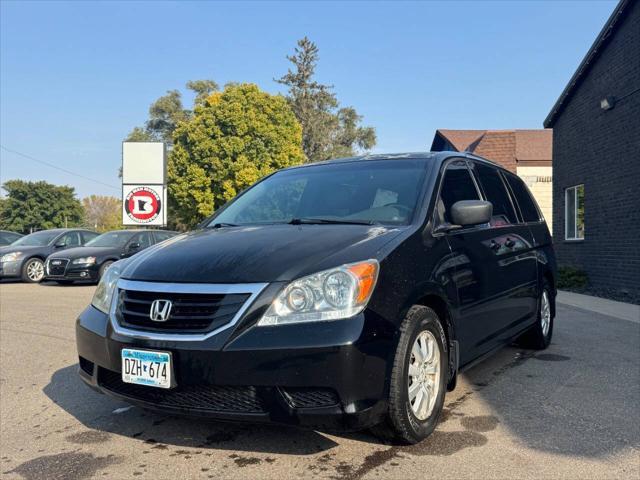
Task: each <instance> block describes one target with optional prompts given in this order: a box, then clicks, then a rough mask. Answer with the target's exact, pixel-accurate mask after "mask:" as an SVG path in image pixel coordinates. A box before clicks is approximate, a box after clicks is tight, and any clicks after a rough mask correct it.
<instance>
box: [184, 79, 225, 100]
mask: <svg viewBox="0 0 640 480" xmlns="http://www.w3.org/2000/svg"><path fill="white" fill-rule="evenodd" d="M187 88H188V89H189V90H191V91H193V92H195V94H196V98H195V99H194V100H193V103H194V104H195V105H202V104H203V103H204V101H205V100H206V99H207V97H208V96H209V95H211V94H212V93H213V92H217V91H218V84H217V83H216V82H214V81H213V80H191V81H189V82H187Z"/></svg>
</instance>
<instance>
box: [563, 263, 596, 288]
mask: <svg viewBox="0 0 640 480" xmlns="http://www.w3.org/2000/svg"><path fill="white" fill-rule="evenodd" d="M588 283H589V278H588V277H587V274H586V272H585V271H584V270H580V269H578V268H575V267H560V268H558V284H557V287H558V288H569V289H571V288H585V287H586V286H587V284H588Z"/></svg>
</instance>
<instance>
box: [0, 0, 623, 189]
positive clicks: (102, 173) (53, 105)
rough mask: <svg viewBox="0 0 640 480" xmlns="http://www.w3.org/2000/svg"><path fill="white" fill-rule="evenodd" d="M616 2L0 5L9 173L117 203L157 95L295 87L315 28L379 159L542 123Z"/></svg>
mask: <svg viewBox="0 0 640 480" xmlns="http://www.w3.org/2000/svg"><path fill="white" fill-rule="evenodd" d="M615 5H616V2H615V1H605V0H602V1H582V2H581V1H516V0H513V1H487V2H484V1H460V2H316V3H310V2H306V3H294V2H246V3H241V2H233V3H226V2H198V1H194V2H160V1H156V2H154V1H144V2H120V1H117V2H116V1H112V2H109V1H104V2H55V1H46V2H45V1H42V2H29V1H7V0H0V143H1V144H2V147H4V148H3V149H1V150H0V182H5V181H7V180H9V179H16V178H18V179H23V180H46V181H48V182H51V183H55V184H64V185H70V186H73V187H75V189H76V192H77V194H78V196H79V197H85V196H88V195H91V194H97V195H113V196H116V197H119V196H120V193H121V192H120V190H121V189H120V180H119V179H118V175H117V174H118V168H119V166H120V163H121V149H122V147H121V142H122V140H123V138H124V137H125V136H126V135H127V133H128V132H129V131H130V130H131V129H132V128H133V127H134V126H137V125H143V124H144V121H145V120H146V118H147V112H148V108H149V105H150V104H151V103H152V102H153V101H154V100H155V99H156V98H158V97H159V96H161V95H163V94H164V93H165V92H166V91H167V90H170V89H181V90H184V84H185V83H186V82H187V81H189V80H196V79H204V78H210V79H213V80H215V81H216V82H218V83H219V84H221V85H223V84H225V83H227V82H230V81H235V82H252V83H256V84H258V85H259V86H260V88H262V89H264V90H266V91H268V92H270V93H284V90H283V87H282V86H281V85H278V84H277V83H276V82H274V81H273V79H274V78H276V77H280V76H282V75H283V74H284V73H286V71H287V68H288V67H289V62H288V61H287V60H286V58H285V56H286V55H287V54H291V53H292V52H293V48H294V47H295V44H296V41H297V40H298V39H300V38H302V37H304V36H305V35H306V36H308V37H309V38H310V39H311V40H312V41H314V42H315V43H316V44H317V45H318V47H319V50H320V61H319V65H318V69H317V78H318V80H319V81H321V82H323V83H328V84H332V85H333V86H334V91H335V93H336V94H337V96H338V100H339V101H340V102H341V104H342V105H350V106H353V107H355V108H356V110H357V111H358V112H359V113H360V114H361V115H363V117H364V121H363V124H365V125H370V126H373V127H375V129H376V132H377V136H378V142H377V145H376V146H375V148H374V149H373V152H374V153H387V152H408V151H426V150H429V148H430V146H431V141H432V140H433V135H434V133H435V130H436V129H438V128H452V129H512V128H542V122H543V120H544V118H545V117H546V115H547V114H548V112H549V110H550V109H551V107H552V106H553V104H554V102H555V101H556V99H557V98H558V96H559V95H560V93H561V91H562V90H563V88H564V87H565V85H566V84H567V82H568V81H569V78H570V77H571V75H572V74H573V73H574V71H575V69H576V67H577V66H578V64H579V63H580V61H581V60H582V58H583V57H584V55H585V54H586V52H587V50H588V49H589V47H590V46H591V44H592V43H593V41H594V40H595V37H596V36H597V34H598V32H599V31H600V29H601V28H602V26H603V25H604V23H605V21H606V19H607V18H608V17H609V15H610V14H611V12H612V11H613V9H614V8H615ZM191 100H192V97H191V96H190V95H188V94H185V104H186V105H190V104H191ZM8 150H10V151H8ZM14 152H19V153H20V154H22V155H26V156H27V157H30V158H26V157H24V156H21V155H19V154H18V153H14ZM33 159H37V160H40V161H43V162H47V163H51V164H54V165H56V166H58V167H60V168H62V169H64V170H66V171H67V172H63V171H60V170H56V169H54V168H51V167H49V166H47V165H44V164H42V163H38V162H36V161H35V160H33ZM68 172H71V173H68ZM72 173H74V174H77V175H73V174H72Z"/></svg>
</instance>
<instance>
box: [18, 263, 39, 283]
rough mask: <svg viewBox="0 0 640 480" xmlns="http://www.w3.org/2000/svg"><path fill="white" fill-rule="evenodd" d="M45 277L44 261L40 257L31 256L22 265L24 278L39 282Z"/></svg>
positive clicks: (30, 281) (27, 280)
mask: <svg viewBox="0 0 640 480" xmlns="http://www.w3.org/2000/svg"><path fill="white" fill-rule="evenodd" d="M43 278H44V263H43V262H42V260H40V259H39V258H30V259H29V260H27V261H26V262H24V265H23V266H22V280H23V281H24V282H27V283H38V282H40V280H42V279H43Z"/></svg>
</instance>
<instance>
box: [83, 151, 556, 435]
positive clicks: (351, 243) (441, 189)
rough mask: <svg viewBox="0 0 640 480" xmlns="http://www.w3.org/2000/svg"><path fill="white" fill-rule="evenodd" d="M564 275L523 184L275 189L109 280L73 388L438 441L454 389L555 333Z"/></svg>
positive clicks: (493, 178)
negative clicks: (508, 351)
mask: <svg viewBox="0 0 640 480" xmlns="http://www.w3.org/2000/svg"><path fill="white" fill-rule="evenodd" d="M555 277H556V262H555V256H554V252H553V248H552V245H551V237H550V235H549V230H548V229H547V226H546V224H545V221H544V219H543V218H542V215H541V214H540V210H539V209H538V207H537V205H536V203H535V201H534V200H533V198H532V196H531V194H530V192H529V191H528V189H527V187H526V186H525V184H524V183H523V181H522V180H521V179H520V178H518V177H517V176H515V175H514V174H512V173H511V172H508V171H506V170H504V169H502V168H501V167H499V166H497V165H495V164H494V163H491V162H489V161H487V160H484V159H482V158H479V157H476V156H472V155H470V154H465V153H458V152H455V153H452V152H438V153H419V154H398V155H375V156H365V157H357V158H347V159H340V160H334V161H330V162H323V163H316V164H308V165H303V166H300V167H294V168H290V169H286V170H282V171H279V172H276V173H274V174H272V175H270V176H268V177H266V178H264V179H263V180H261V181H259V182H258V183H256V184H255V185H254V186H252V187H251V188H249V189H247V190H246V191H244V192H243V193H242V194H240V195H239V196H238V197H236V198H235V199H234V200H232V201H231V202H229V203H228V204H227V205H226V206H224V207H223V208H221V209H220V210H218V211H217V212H216V213H215V214H214V215H213V217H212V218H211V219H209V220H208V221H206V222H204V223H203V224H202V225H201V228H200V229H198V230H196V231H193V232H191V233H187V234H184V235H178V236H176V237H174V238H172V239H169V240H168V241H166V242H164V243H162V244H160V245H157V246H155V247H151V248H149V249H147V250H146V251H144V252H141V253H140V254H139V255H136V256H135V257H132V258H131V259H128V260H122V261H119V262H116V263H114V264H113V265H112V266H111V268H109V270H108V271H107V272H106V273H105V275H104V277H103V278H102V280H101V281H100V283H99V285H98V288H97V290H96V293H95V296H94V298H93V300H92V304H91V306H89V307H88V308H87V309H86V310H85V311H84V312H83V313H82V314H81V315H80V317H79V318H78V320H77V325H76V335H77V346H78V353H79V357H80V358H79V360H80V369H79V372H80V376H81V378H82V379H83V380H84V381H85V382H86V383H87V384H89V385H90V386H92V387H93V388H95V389H97V390H99V391H101V392H104V393H107V394H109V395H112V396H114V397H117V398H120V399H123V400H126V401H128V402H130V403H133V404H136V405H139V406H142V407H145V408H149V409H157V410H161V411H165V412H171V413H176V414H187V415H196V416H203V417H204V416H206V417H212V418H218V419H226V420H246V421H273V422H283V423H289V424H294V425H302V426H309V427H315V428H342V429H348V430H359V429H365V428H371V429H372V430H374V431H375V432H377V433H378V434H380V435H383V436H385V437H390V438H393V439H395V440H398V441H403V442H409V443H414V442H418V441H420V440H422V439H424V438H425V437H426V436H428V435H429V434H430V433H431V432H432V431H433V429H434V428H435V426H436V423H437V421H438V416H439V415H440V412H441V411H442V406H443V402H444V396H445V392H446V391H447V390H451V389H453V388H454V387H455V384H456V378H457V375H458V373H459V372H461V371H462V370H463V369H464V368H465V367H468V366H470V365H472V364H473V363H474V362H475V361H477V360H479V359H481V358H483V357H484V356H486V355H488V354H489V353H490V352H492V351H494V350H496V349H497V348H500V347H502V346H504V345H507V344H509V343H511V342H512V341H514V340H515V339H517V340H518V341H519V342H521V343H522V344H523V345H525V346H527V347H530V348H534V349H543V348H546V347H547V346H548V345H549V342H550V340H551V335H552V331H553V319H554V312H555V295H556V290H555V286H554V281H555Z"/></svg>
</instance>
